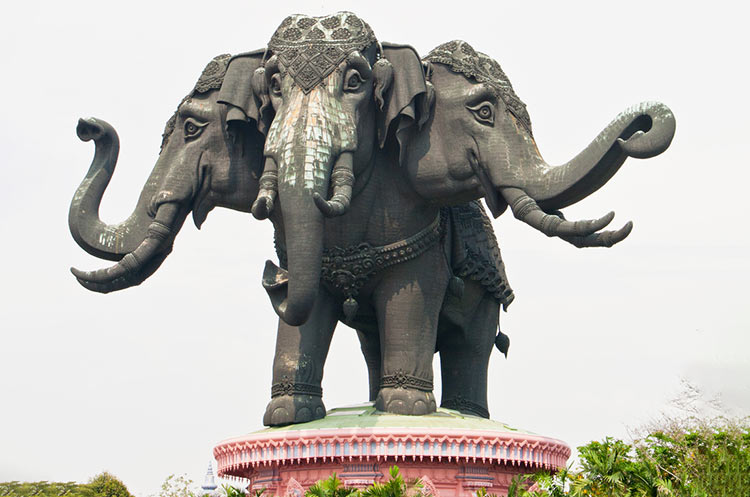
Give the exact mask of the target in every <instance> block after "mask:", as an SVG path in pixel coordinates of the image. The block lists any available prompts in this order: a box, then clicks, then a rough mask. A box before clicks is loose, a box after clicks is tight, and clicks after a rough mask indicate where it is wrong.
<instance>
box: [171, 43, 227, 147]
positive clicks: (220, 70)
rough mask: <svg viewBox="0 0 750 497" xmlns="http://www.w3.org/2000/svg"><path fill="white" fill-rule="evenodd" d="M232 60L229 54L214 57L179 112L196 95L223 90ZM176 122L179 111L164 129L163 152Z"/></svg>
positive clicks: (186, 97) (184, 99)
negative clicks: (225, 76) (222, 86)
mask: <svg viewBox="0 0 750 497" xmlns="http://www.w3.org/2000/svg"><path fill="white" fill-rule="evenodd" d="M231 58H232V56H231V55H229V54H223V55H217V56H216V57H214V58H213V59H212V60H211V62H209V63H208V65H206V68H205V69H203V72H202V73H201V77H200V78H198V82H197V83H195V86H194V87H193V90H192V91H191V92H190V93H188V94H187V95H186V96H185V98H183V99H182V101H181V102H180V105H178V106H177V109H178V110H179V108H180V106H182V104H183V103H185V102H186V101H187V100H190V99H191V98H193V97H194V96H195V95H198V94H200V93H206V92H208V91H210V90H218V89H219V88H221V84H222V83H223V82H224V75H225V74H226V73H227V66H228V65H229V60H230V59H231ZM176 122H177V111H175V112H174V114H172V117H170V118H169V121H167V124H166V126H165V127H164V133H163V134H162V135H161V149H162V150H164V146H165V145H166V144H167V140H169V137H170V135H171V134H172V132H173V131H174V126H175V123H176Z"/></svg>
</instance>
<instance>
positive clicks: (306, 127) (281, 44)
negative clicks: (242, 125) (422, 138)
mask: <svg viewBox="0 0 750 497" xmlns="http://www.w3.org/2000/svg"><path fill="white" fill-rule="evenodd" d="M267 57H268V60H267V61H266V62H265V65H264V67H263V68H260V69H258V70H257V71H256V73H255V75H254V76H253V88H254V90H255V92H256V94H257V95H258V96H259V100H260V101H261V107H260V109H259V111H258V112H259V116H260V121H259V122H260V124H261V127H267V128H268V134H267V139H266V142H265V149H264V155H265V164H264V170H263V175H262V176H261V179H260V192H259V194H258V198H257V200H256V202H255V203H254V205H253V211H252V212H253V214H254V215H255V216H256V217H257V218H265V217H267V216H269V215H271V213H272V212H273V211H274V209H277V212H276V215H277V216H279V217H281V218H282V219H283V225H284V237H285V242H286V248H287V261H288V262H287V263H288V275H289V277H288V287H286V288H285V289H284V292H283V295H281V296H279V295H278V292H276V290H277V289H278V281H279V280H284V284H285V285H286V278H287V276H286V275H287V273H286V272H285V271H280V270H279V269H278V268H276V267H275V266H272V265H271V266H269V265H267V271H266V274H265V275H264V285H265V286H266V288H267V289H268V290H269V295H270V296H271V300H272V302H273V304H274V308H275V310H276V312H277V313H278V314H279V316H280V317H281V318H282V319H283V320H284V321H285V322H287V323H288V324H290V325H292V326H297V325H300V324H302V323H304V322H305V321H306V320H307V318H308V317H309V314H310V311H311V309H312V306H313V303H314V301H315V299H316V296H317V291H318V286H319V284H320V272H321V257H322V254H323V232H324V223H325V219H326V218H327V217H333V216H340V215H343V214H344V213H346V212H347V209H348V208H349V205H350V202H351V200H352V195H354V194H356V187H355V184H356V182H357V181H358V180H359V179H361V178H362V177H363V176H366V171H367V170H368V168H369V167H371V165H372V161H373V155H374V151H375V150H377V149H378V147H382V146H383V144H384V143H385V138H386V136H387V135H388V133H389V130H391V128H392V126H391V124H392V123H393V122H394V121H395V120H396V119H397V118H398V117H399V116H404V115H408V116H411V117H414V116H415V114H416V107H417V106H419V105H422V104H420V103H419V102H421V101H422V100H423V97H424V96H425V94H426V87H425V84H424V77H423V73H422V68H421V64H420V61H419V58H418V57H417V56H416V53H415V52H414V51H413V50H412V49H410V48H409V47H399V46H395V45H387V46H386V47H383V46H382V45H381V44H380V43H378V41H377V39H376V38H375V35H374V34H373V32H372V30H371V29H370V26H368V25H367V23H365V22H364V21H363V20H361V19H360V18H358V17H357V16H356V15H354V14H352V13H349V12H340V13H338V14H335V15H331V16H325V17H309V16H305V15H293V16H289V17H287V18H286V19H285V20H284V21H283V22H282V23H281V25H280V26H279V28H278V29H277V30H276V32H275V33H274V35H273V37H272V38H271V41H270V42H269V44H268V48H267ZM329 192H330V198H329Z"/></svg>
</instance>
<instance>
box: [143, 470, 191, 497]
mask: <svg viewBox="0 0 750 497" xmlns="http://www.w3.org/2000/svg"><path fill="white" fill-rule="evenodd" d="M192 486H193V480H191V479H190V478H188V477H187V476H185V475H179V476H175V475H169V476H167V478H166V480H164V483H162V484H161V490H160V491H159V493H158V494H156V495H155V496H151V497H194V495H193V492H192V491H191V490H190V487H192Z"/></svg>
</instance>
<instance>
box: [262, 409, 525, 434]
mask: <svg viewBox="0 0 750 497" xmlns="http://www.w3.org/2000/svg"><path fill="white" fill-rule="evenodd" d="M338 428H343V429H346V428H414V429H418V428H422V429H425V428H427V429H456V430H486V431H502V432H514V433H525V434H531V435H534V433H532V432H529V431H525V430H520V429H517V428H513V427H511V426H509V425H507V424H505V423H502V422H500V421H493V420H491V419H485V418H480V417H478V416H470V415H466V414H461V413H460V412H458V411H454V410H452V409H445V408H442V407H440V408H438V410H437V412H435V413H433V414H427V415H424V416H402V415H398V414H390V413H387V412H381V411H378V410H376V409H375V407H374V406H373V404H372V403H370V402H368V403H365V404H361V405H354V406H348V407H338V408H336V409H331V410H330V411H328V412H327V413H326V417H325V418H323V419H317V420H315V421H310V422H307V423H299V424H294V425H289V426H278V427H272V428H265V429H263V430H259V431H257V432H255V433H278V432H284V431H297V430H325V429H338Z"/></svg>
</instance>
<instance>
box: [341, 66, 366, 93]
mask: <svg viewBox="0 0 750 497" xmlns="http://www.w3.org/2000/svg"><path fill="white" fill-rule="evenodd" d="M362 83H363V80H362V76H361V75H360V74H359V71H357V70H356V69H349V71H347V73H346V79H345V80H344V91H356V90H358V89H359V87H360V86H362Z"/></svg>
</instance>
